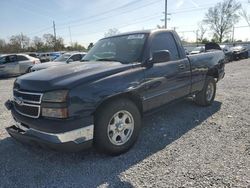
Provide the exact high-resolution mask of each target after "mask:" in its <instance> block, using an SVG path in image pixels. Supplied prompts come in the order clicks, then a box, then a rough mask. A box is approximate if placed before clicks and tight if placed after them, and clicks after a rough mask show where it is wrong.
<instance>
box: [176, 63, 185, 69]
mask: <svg viewBox="0 0 250 188" xmlns="http://www.w3.org/2000/svg"><path fill="white" fill-rule="evenodd" d="M178 67H179V69H185V68H186V66H185V65H184V64H180V65H178Z"/></svg>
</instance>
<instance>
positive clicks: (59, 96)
mask: <svg viewBox="0 0 250 188" xmlns="http://www.w3.org/2000/svg"><path fill="white" fill-rule="evenodd" d="M67 95H68V90H57V91H51V92H47V93H44V95H43V98H42V101H43V102H66V99H67Z"/></svg>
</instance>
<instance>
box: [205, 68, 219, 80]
mask: <svg viewBox="0 0 250 188" xmlns="http://www.w3.org/2000/svg"><path fill="white" fill-rule="evenodd" d="M207 76H212V77H214V78H218V77H219V73H218V69H217V68H213V69H210V70H209V71H208V73H207Z"/></svg>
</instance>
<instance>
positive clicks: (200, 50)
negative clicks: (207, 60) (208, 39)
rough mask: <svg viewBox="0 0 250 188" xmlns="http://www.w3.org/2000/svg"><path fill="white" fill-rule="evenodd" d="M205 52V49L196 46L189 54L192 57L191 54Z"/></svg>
mask: <svg viewBox="0 0 250 188" xmlns="http://www.w3.org/2000/svg"><path fill="white" fill-rule="evenodd" d="M203 52H205V47H204V46H198V47H196V48H194V49H193V50H192V51H191V52H190V54H191V55H193V54H200V53H203Z"/></svg>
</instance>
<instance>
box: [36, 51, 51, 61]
mask: <svg viewBox="0 0 250 188" xmlns="http://www.w3.org/2000/svg"><path fill="white" fill-rule="evenodd" d="M38 58H39V59H40V61H41V63H44V62H48V61H51V60H52V59H53V57H52V56H51V55H50V53H39V55H38Z"/></svg>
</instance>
